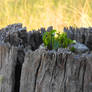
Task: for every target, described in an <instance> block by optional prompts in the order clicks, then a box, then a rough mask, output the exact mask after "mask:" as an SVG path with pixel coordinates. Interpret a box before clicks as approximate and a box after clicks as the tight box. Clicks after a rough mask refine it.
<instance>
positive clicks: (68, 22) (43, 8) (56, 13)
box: [0, 0, 92, 30]
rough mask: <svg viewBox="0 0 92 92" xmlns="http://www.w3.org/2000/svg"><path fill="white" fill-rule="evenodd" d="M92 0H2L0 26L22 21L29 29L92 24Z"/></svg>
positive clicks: (0, 4)
mask: <svg viewBox="0 0 92 92" xmlns="http://www.w3.org/2000/svg"><path fill="white" fill-rule="evenodd" d="M91 16H92V0H0V28H2V27H4V26H6V25H8V24H12V23H17V22H21V23H23V25H25V26H27V28H28V29H29V30H31V29H38V28H40V27H42V26H43V27H48V26H50V25H52V26H54V28H55V29H57V30H62V29H63V27H64V26H75V27H76V26H77V27H81V26H82V27H89V26H92V17H91Z"/></svg>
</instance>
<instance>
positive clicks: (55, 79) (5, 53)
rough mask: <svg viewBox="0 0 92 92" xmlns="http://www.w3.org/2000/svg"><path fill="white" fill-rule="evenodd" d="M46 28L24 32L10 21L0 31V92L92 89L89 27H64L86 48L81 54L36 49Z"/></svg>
mask: <svg viewBox="0 0 92 92" xmlns="http://www.w3.org/2000/svg"><path fill="white" fill-rule="evenodd" d="M50 29H52V27H49V28H48V29H47V30H46V29H44V28H41V29H39V30H38V31H31V32H27V29H26V28H22V24H13V25H9V26H7V27H6V28H3V29H1V30H0V92H92V52H91V50H92V48H91V47H92V45H91V43H92V39H91V30H92V28H87V29H85V28H80V29H78V28H76V31H73V30H75V29H73V28H70V29H65V32H67V33H68V37H69V38H71V39H75V40H77V41H78V42H81V43H84V44H85V45H87V46H88V47H89V48H90V51H88V52H85V53H73V52H71V51H69V50H67V49H63V48H59V49H58V50H57V51H54V50H47V49H45V48H40V47H39V46H40V45H41V44H42V43H43V42H42V36H41V32H42V31H49V30H50ZM68 30H69V31H68ZM71 30H72V31H71ZM80 30H85V32H84V31H80ZM39 31H41V32H39ZM42 33H43V32H42Z"/></svg>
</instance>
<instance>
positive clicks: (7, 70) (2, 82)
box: [0, 45, 17, 92]
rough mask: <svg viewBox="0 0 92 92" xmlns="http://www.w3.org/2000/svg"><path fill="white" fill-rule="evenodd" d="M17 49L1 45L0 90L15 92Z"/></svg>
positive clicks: (0, 91) (1, 91) (2, 91)
mask: <svg viewBox="0 0 92 92" xmlns="http://www.w3.org/2000/svg"><path fill="white" fill-rule="evenodd" d="M16 58H17V49H16V48H14V47H11V48H9V47H8V46H5V45H0V92H13V91H14V90H13V89H14V88H13V87H14V71H15V65H16Z"/></svg>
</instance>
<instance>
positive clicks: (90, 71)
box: [20, 50, 92, 92]
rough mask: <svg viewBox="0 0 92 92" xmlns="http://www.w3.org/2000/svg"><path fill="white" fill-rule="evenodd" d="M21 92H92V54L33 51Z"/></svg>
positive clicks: (29, 58) (25, 65) (27, 60)
mask: <svg viewBox="0 0 92 92" xmlns="http://www.w3.org/2000/svg"><path fill="white" fill-rule="evenodd" d="M39 52H40V53H39ZM20 92H92V54H81V55H78V54H77V55H75V54H73V53H71V52H68V51H65V50H61V51H59V52H52V51H44V50H36V51H35V52H31V51H30V52H29V53H27V54H26V57H25V61H24V64H23V68H22V74H21V85H20Z"/></svg>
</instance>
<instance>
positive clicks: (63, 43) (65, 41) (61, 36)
mask: <svg viewBox="0 0 92 92" xmlns="http://www.w3.org/2000/svg"><path fill="white" fill-rule="evenodd" d="M42 39H43V43H44V45H45V46H46V47H47V48H48V49H49V50H52V49H55V50H56V49H58V48H60V47H62V48H67V47H68V46H69V45H70V44H72V43H73V40H71V39H69V38H68V37H67V33H65V32H63V33H56V30H51V31H49V32H44V33H43V36H42Z"/></svg>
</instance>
